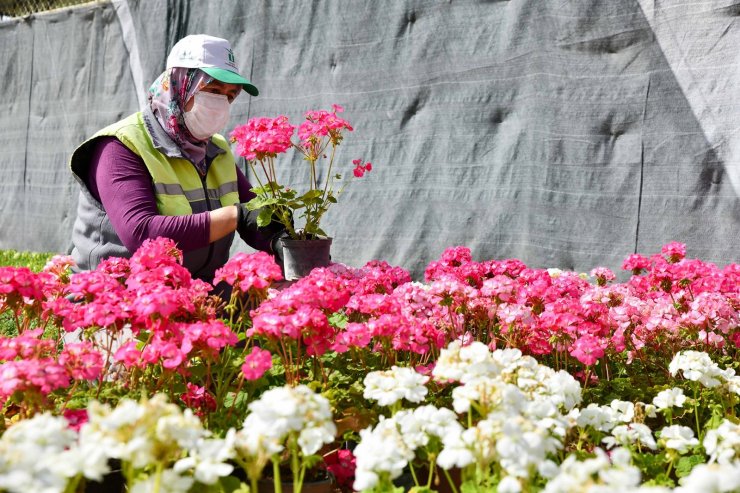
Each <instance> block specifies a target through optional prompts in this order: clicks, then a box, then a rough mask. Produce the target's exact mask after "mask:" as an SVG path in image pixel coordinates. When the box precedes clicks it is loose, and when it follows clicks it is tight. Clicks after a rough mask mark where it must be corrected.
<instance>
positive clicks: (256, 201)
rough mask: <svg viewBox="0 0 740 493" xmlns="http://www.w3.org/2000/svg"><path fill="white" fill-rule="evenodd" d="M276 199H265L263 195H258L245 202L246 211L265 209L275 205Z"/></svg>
mask: <svg viewBox="0 0 740 493" xmlns="http://www.w3.org/2000/svg"><path fill="white" fill-rule="evenodd" d="M277 202H278V199H277V198H274V197H265V196H263V195H258V196H256V197H255V198H253V199H252V200H250V201H249V202H247V209H249V210H250V211H256V210H257V209H261V208H262V207H267V206H271V205H275V204H277Z"/></svg>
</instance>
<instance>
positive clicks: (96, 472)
mask: <svg viewBox="0 0 740 493" xmlns="http://www.w3.org/2000/svg"><path fill="white" fill-rule="evenodd" d="M108 459H109V457H108V453H107V452H106V451H105V450H104V449H102V448H101V447H98V446H97V445H94V444H91V443H84V444H81V445H80V446H78V447H72V448H70V449H67V450H65V451H64V452H62V453H61V454H60V455H59V456H58V460H55V461H54V463H53V464H52V465H51V467H52V469H53V470H55V471H56V472H57V473H58V474H60V475H63V476H64V477H67V478H73V477H75V476H77V475H78V474H81V475H82V476H84V477H85V478H87V479H93V480H95V481H99V482H100V481H102V480H103V476H104V475H105V474H107V473H109V472H110V467H108Z"/></svg>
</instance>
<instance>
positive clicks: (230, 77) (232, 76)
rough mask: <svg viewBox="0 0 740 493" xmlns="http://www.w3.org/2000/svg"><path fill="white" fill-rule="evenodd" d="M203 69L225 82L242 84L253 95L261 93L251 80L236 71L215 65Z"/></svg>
mask: <svg viewBox="0 0 740 493" xmlns="http://www.w3.org/2000/svg"><path fill="white" fill-rule="evenodd" d="M201 70H202V71H203V72H205V73H207V74H208V75H210V76H211V77H213V78H214V79H216V80H219V81H221V82H225V83H226V84H236V85H239V86H242V87H243V88H244V90H245V91H247V92H248V93H249V94H251V95H252V96H257V95H258V94H259V93H260V92H259V91H258V90H257V88H256V87H255V86H254V85H253V84H252V83H251V82H249V81H248V80H247V79H245V78H244V77H242V76H241V75H239V74H237V73H236V72H231V71H230V70H224V69H222V68H214V67H208V68H201Z"/></svg>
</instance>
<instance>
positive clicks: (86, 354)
mask: <svg viewBox="0 0 740 493" xmlns="http://www.w3.org/2000/svg"><path fill="white" fill-rule="evenodd" d="M58 361H59V364H60V365H63V366H64V367H65V368H66V370H67V372H68V373H69V375H70V376H71V377H72V378H74V379H76V380H96V379H97V378H99V377H100V374H101V372H102V371H103V355H102V354H100V352H99V351H97V350H95V349H94V348H93V345H92V344H91V343H89V342H79V343H71V344H67V345H66V346H65V347H64V349H63V350H62V352H61V354H60V355H59V360H58Z"/></svg>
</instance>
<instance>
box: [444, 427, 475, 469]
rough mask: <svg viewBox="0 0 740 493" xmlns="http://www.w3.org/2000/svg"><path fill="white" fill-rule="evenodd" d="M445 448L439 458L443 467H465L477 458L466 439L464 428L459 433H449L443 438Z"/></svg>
mask: <svg viewBox="0 0 740 493" xmlns="http://www.w3.org/2000/svg"><path fill="white" fill-rule="evenodd" d="M443 443H444V448H443V449H442V452H440V454H439V457H438V458H437V464H439V467H441V468H442V469H452V468H453V467H458V468H463V467H465V466H467V465H469V464H472V463H473V461H474V460H475V456H474V455H473V451H472V449H471V447H470V446H469V444H468V443H467V442H466V441H465V438H464V436H463V431H462V429H461V430H460V432H459V433H448V434H447V435H445V437H444V439H443Z"/></svg>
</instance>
